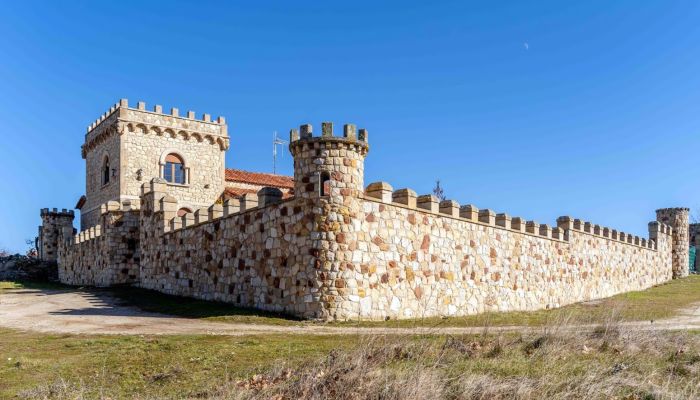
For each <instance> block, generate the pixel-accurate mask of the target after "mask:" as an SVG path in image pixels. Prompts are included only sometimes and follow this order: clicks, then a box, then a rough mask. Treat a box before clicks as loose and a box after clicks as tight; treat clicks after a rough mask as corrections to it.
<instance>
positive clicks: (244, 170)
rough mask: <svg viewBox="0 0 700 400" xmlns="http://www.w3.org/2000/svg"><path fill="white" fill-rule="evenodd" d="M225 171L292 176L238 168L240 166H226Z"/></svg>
mask: <svg viewBox="0 0 700 400" xmlns="http://www.w3.org/2000/svg"><path fill="white" fill-rule="evenodd" d="M226 170H227V171H240V172H245V173H248V174H258V175H269V176H279V177H281V178H290V179H291V178H293V177H291V176H289V175H281V174H273V173H270V172H257V171H249V170H247V169H240V168H226Z"/></svg>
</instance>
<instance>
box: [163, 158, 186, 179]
mask: <svg viewBox="0 0 700 400" xmlns="http://www.w3.org/2000/svg"><path fill="white" fill-rule="evenodd" d="M163 179H165V180H166V181H168V182H170V183H178V184H180V185H184V184H185V164H184V163H183V162H182V159H181V158H180V157H179V156H177V155H175V154H168V156H167V157H165V166H163Z"/></svg>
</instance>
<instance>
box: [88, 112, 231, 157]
mask: <svg viewBox="0 0 700 400" xmlns="http://www.w3.org/2000/svg"><path fill="white" fill-rule="evenodd" d="M127 132H140V133H144V134H154V135H157V136H162V135H169V136H170V137H173V138H175V137H181V138H183V139H184V140H190V139H195V140H197V141H198V142H202V141H204V140H206V141H208V142H209V143H210V144H218V145H219V146H220V148H221V150H226V149H228V147H229V137H228V126H227V125H226V118H224V117H223V116H219V117H218V118H216V119H214V120H213V119H212V118H211V115H210V114H206V113H205V114H202V116H201V118H200V119H198V118H197V117H196V115H195V112H194V111H188V112H187V113H186V114H185V115H180V111H179V109H178V108H174V107H173V108H171V109H170V113H164V112H163V107H162V106H161V105H155V106H154V107H153V110H152V111H148V110H146V103H144V102H142V101H139V102H138V103H137V105H136V108H132V107H129V101H128V100H127V99H121V100H119V102H118V103H116V104H114V105H113V106H112V107H110V108H109V110H107V111H106V112H105V113H104V114H102V115H101V116H100V118H98V119H97V120H95V121H94V122H93V123H91V124H90V125H88V127H87V132H86V134H85V143H84V144H83V146H82V156H83V158H85V155H86V153H87V152H88V151H90V150H91V149H92V148H94V147H95V145H96V144H97V143H100V142H102V141H103V140H104V139H105V138H106V137H107V136H109V135H112V134H119V135H122V134H124V133H127Z"/></svg>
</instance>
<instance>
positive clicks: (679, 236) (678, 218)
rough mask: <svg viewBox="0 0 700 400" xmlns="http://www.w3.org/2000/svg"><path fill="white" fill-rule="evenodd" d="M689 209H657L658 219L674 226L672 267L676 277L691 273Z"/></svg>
mask: <svg viewBox="0 0 700 400" xmlns="http://www.w3.org/2000/svg"><path fill="white" fill-rule="evenodd" d="M689 211H690V209H688V208H682V207H676V208H662V209H660V210H656V220H657V221H659V222H663V223H664V224H666V225H670V226H671V228H673V235H672V240H673V244H672V251H673V262H672V268H673V278H674V279H675V278H683V277H686V276H688V273H689V267H690V266H689V263H690V260H689V253H688V247H689V240H690V239H689V230H688V228H689V222H688V213H689Z"/></svg>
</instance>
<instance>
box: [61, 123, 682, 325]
mask: <svg viewBox="0 0 700 400" xmlns="http://www.w3.org/2000/svg"><path fill="white" fill-rule="evenodd" d="M134 137H139V136H136V135H134ZM140 140H147V138H145V137H143V138H142V139H140ZM289 147H290V151H291V152H292V155H293V156H294V170H295V174H294V182H295V187H294V194H295V196H294V197H292V198H290V199H286V200H284V201H283V200H282V193H281V192H280V191H279V189H274V188H264V189H262V190H260V191H259V192H258V195H257V196H256V195H254V194H246V195H244V196H241V197H240V198H235V199H230V200H227V201H226V202H225V203H224V204H223V205H219V204H211V203H210V205H209V206H208V207H201V208H197V209H196V210H193V212H192V213H188V214H186V215H184V216H182V217H178V216H177V211H178V208H179V207H180V206H181V200H180V199H178V198H177V194H178V192H176V191H174V190H173V188H172V187H171V185H168V184H167V183H166V182H164V181H163V180H162V179H159V178H153V179H151V180H150V183H149V184H147V185H146V184H143V185H142V187H141V188H140V191H139V192H140V195H139V198H138V199H133V201H129V202H122V203H121V204H120V203H115V202H108V203H107V204H105V205H104V206H103V207H102V209H101V216H100V226H99V230H100V232H99V234H98V232H97V231H96V229H97V227H95V228H93V230H92V231H90V230H89V231H87V233H86V232H83V233H81V234H79V235H77V238H75V239H73V241H71V240H68V241H65V242H64V244H63V245H62V247H61V249H62V250H61V251H60V252H59V260H58V262H59V271H60V273H61V280H62V281H63V282H65V283H71V284H86V285H99V286H106V285H112V284H120V283H133V284H135V285H139V286H141V287H144V288H148V289H153V290H157V291H161V292H164V293H168V294H173V295H180V296H189V297H196V298H201V299H207V300H218V301H224V302H229V303H233V304H237V305H241V306H245V307H253V308H258V309H264V310H271V311H280V312H286V313H290V314H293V315H297V316H300V317H304V318H314V319H323V320H332V319H341V320H344V319H358V318H362V319H373V320H377V319H385V318H417V317H430V316H445V315H452V316H458V315H468V314H476V313H479V312H484V311H488V310H497V311H518V310H536V309H544V308H553V307H560V306H563V305H566V304H570V303H573V302H577V301H583V300H591V299H598V298H603V297H608V296H611V295H614V294H617V293H621V292H625V291H631V290H641V289H645V288H648V287H651V286H653V285H656V284H659V283H662V282H665V281H667V280H669V279H671V278H672V277H677V276H683V275H682V273H683V271H682V266H683V264H682V255H680V256H679V255H678V254H679V252H680V251H681V249H680V247H679V246H678V245H677V242H676V240H678V238H680V239H683V238H684V236H683V234H682V233H676V232H675V228H678V229H686V230H687V212H686V213H685V214H684V213H683V212H682V209H667V211H663V210H659V213H658V215H657V217H658V219H662V220H663V221H666V222H668V223H669V224H666V223H663V222H656V221H655V222H652V223H650V224H649V233H650V234H649V239H644V238H639V237H636V236H632V235H629V234H626V233H623V232H618V231H617V230H614V229H610V228H607V227H601V226H598V225H595V224H591V223H589V222H584V221H581V220H577V219H572V218H570V217H561V218H559V219H558V220H557V226H556V227H554V228H552V227H550V226H548V225H539V224H537V223H536V222H534V221H525V220H523V219H522V218H511V217H510V216H508V215H506V214H495V213H494V212H492V211H490V210H479V209H477V208H476V207H474V206H471V205H467V206H462V207H460V205H459V204H457V203H456V202H454V201H451V200H447V201H443V202H440V203H438V202H437V200H436V199H435V197H434V196H431V195H425V196H417V195H416V193H415V192H414V191H412V190H410V189H400V190H396V191H394V190H393V188H391V186H390V185H388V184H386V183H382V182H377V183H373V184H370V185H368V186H367V188H365V187H364V159H365V157H366V155H367V154H368V151H369V146H368V144H367V131H366V130H363V129H361V130H359V131H356V129H355V127H354V126H353V125H346V126H345V127H344V132H343V136H342V137H335V136H334V135H333V126H332V124H330V123H324V124H323V125H322V132H321V136H320V137H313V134H312V129H311V126H310V125H303V126H302V127H301V128H300V130H299V131H297V130H293V131H292V132H291V133H290V145H289ZM130 151H132V150H130ZM134 204H138V207H139V208H138V209H129V207H130V206H129V205H131V207H133V206H134ZM684 218H685V219H684ZM684 224H685V225H684ZM671 225H672V226H673V228H672V226H671ZM684 227H685V228H684ZM68 236H69V235H67V234H66V235H64V238H65V237H68ZM687 241H688V238H687V232H686V236H685V242H684V244H685V245H686V246H687ZM134 245H136V246H137V248H138V249H137V250H135V249H134ZM674 249H675V250H674ZM674 251H675V253H674ZM686 268H687V258H686Z"/></svg>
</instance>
